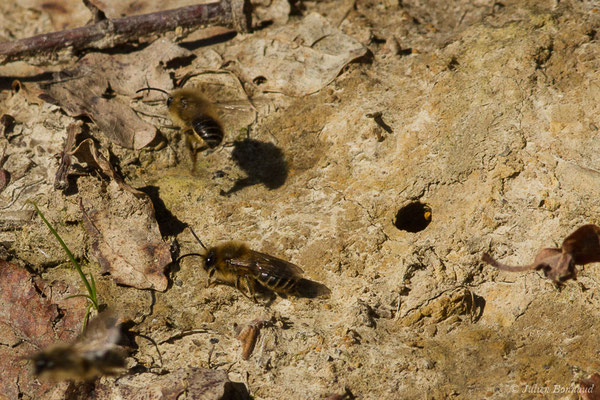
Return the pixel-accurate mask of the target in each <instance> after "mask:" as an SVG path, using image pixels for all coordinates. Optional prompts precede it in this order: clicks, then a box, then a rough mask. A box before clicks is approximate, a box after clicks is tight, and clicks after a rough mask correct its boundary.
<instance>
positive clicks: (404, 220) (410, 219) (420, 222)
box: [394, 201, 431, 233]
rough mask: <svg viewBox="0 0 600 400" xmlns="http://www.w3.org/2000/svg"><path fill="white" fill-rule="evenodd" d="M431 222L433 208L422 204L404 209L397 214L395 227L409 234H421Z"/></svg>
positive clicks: (415, 203) (415, 204) (414, 204)
mask: <svg viewBox="0 0 600 400" xmlns="http://www.w3.org/2000/svg"><path fill="white" fill-rule="evenodd" d="M430 222H431V207H429V206H428V205H427V204H423V203H420V202H418V201H417V202H414V203H410V204H409V205H407V206H404V207H402V208H401V209H400V210H398V213H397V214H396V221H395V222H394V225H396V228H398V229H400V230H403V231H407V232H412V233H415V232H421V231H422V230H423V229H425V228H427V225H429V223H430Z"/></svg>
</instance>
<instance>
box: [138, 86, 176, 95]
mask: <svg viewBox="0 0 600 400" xmlns="http://www.w3.org/2000/svg"><path fill="white" fill-rule="evenodd" d="M144 90H156V91H157V92H162V93H164V94H166V95H167V96H168V95H169V92H167V91H166V90H162V89H159V88H153V87H147V88H143V89H140V90H137V91H136V93H139V92H143V91H144Z"/></svg>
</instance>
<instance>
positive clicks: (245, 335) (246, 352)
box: [237, 319, 264, 360]
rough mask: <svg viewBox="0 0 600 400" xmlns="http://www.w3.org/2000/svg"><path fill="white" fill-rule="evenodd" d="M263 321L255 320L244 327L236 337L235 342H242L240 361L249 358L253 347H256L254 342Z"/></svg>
mask: <svg viewBox="0 0 600 400" xmlns="http://www.w3.org/2000/svg"><path fill="white" fill-rule="evenodd" d="M263 324H264V321H261V320H258V319H255V320H254V321H252V322H251V323H250V324H248V326H246V327H245V328H244V329H242V331H241V332H240V334H239V335H237V340H239V341H240V342H242V359H243V360H247V359H248V358H250V355H251V354H252V352H253V351H254V346H255V345H256V340H257V339H258V334H259V332H260V329H261V328H262V327H263Z"/></svg>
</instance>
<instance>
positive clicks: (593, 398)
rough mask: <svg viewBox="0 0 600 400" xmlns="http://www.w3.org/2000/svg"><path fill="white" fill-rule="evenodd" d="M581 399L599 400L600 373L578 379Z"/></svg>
mask: <svg viewBox="0 0 600 400" xmlns="http://www.w3.org/2000/svg"><path fill="white" fill-rule="evenodd" d="M579 386H580V388H581V399H582V400H600V374H598V373H595V374H594V375H592V376H590V377H589V378H588V379H582V380H580V381H579Z"/></svg>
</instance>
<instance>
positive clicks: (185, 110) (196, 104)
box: [136, 87, 224, 157]
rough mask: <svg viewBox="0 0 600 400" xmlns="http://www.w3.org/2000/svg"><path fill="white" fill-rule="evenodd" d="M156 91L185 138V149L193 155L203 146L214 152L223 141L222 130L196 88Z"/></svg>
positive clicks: (209, 104)
mask: <svg viewBox="0 0 600 400" xmlns="http://www.w3.org/2000/svg"><path fill="white" fill-rule="evenodd" d="M144 90H156V91H158V92H161V93H164V94H166V95H167V109H168V110H169V116H170V117H171V121H173V123H174V124H175V125H177V126H178V127H179V128H180V129H181V130H182V131H183V132H184V133H185V134H186V135H185V137H186V142H187V144H188V147H189V148H190V149H191V150H192V153H193V155H194V157H195V154H196V153H197V152H198V151H200V150H203V149H205V148H206V147H208V148H211V149H214V148H215V147H217V146H218V145H219V144H221V142H222V141H223V136H224V133H223V127H222V125H221V123H220V122H219V120H218V118H217V116H216V115H217V114H216V112H215V110H214V108H213V105H212V103H211V102H210V101H208V100H207V99H206V98H204V96H202V95H201V94H200V93H199V92H198V91H197V90H196V89H176V90H174V91H172V92H171V93H169V92H167V91H165V90H162V89H158V88H151V87H148V88H143V89H140V90H138V91H137V92H136V93H139V92H141V91H144Z"/></svg>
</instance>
